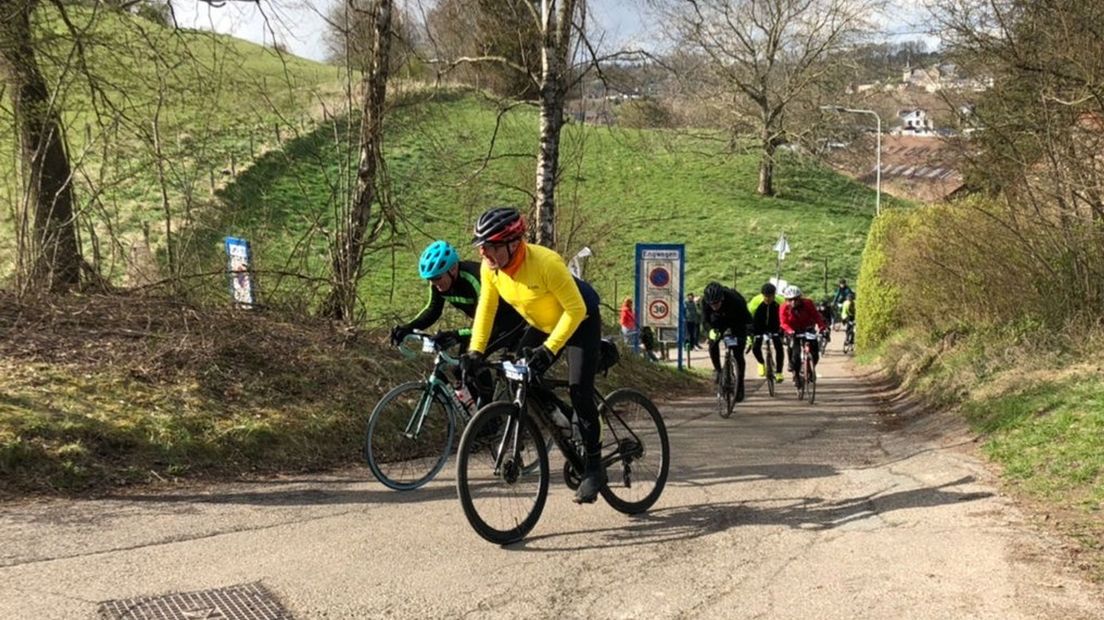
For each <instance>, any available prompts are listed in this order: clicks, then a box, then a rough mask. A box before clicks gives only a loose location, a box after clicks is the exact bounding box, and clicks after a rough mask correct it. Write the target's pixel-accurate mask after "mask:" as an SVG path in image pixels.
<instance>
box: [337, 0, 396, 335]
mask: <svg viewBox="0 0 1104 620" xmlns="http://www.w3.org/2000/svg"><path fill="white" fill-rule="evenodd" d="M393 8H394V7H393V3H392V0H375V2H374V3H373V5H372V25H373V30H374V34H373V36H374V37H375V40H374V42H373V45H372V55H371V58H370V63H369V67H368V68H367V70H366V71H365V72H364V77H363V80H362V82H361V90H362V91H363V99H362V101H361V115H362V116H361V122H360V159H359V164H358V165H357V183H356V193H355V194H354V196H353V199H352V204H351V206H350V208H349V210H348V212H347V213H346V217H345V221H344V222H342V223H341V228H340V229H339V233H338V236H337V240H336V246H337V247H335V248H334V261H333V272H334V273H333V277H334V285H333V290H332V291H331V292H330V297H329V299H328V300H327V302H326V303H325V304H324V306H323V312H324V313H325V314H326V315H328V316H330V317H332V318H335V319H349V318H352V316H353V313H354V311H355V309H356V303H357V283H358V282H359V281H360V276H361V268H362V264H363V261H364V250H365V248H366V247H367V246H368V244H370V243H371V242H372V241H373V240H374V238H375V236H376V235H377V234H378V231H376V230H375V227H374V226H372V223H373V221H374V220H375V221H378V220H379V215H378V214H376V215H375V216H373V212H372V207H373V204H374V203H375V201H376V198H377V191H376V189H377V177H378V176H379V169H380V163H381V153H382V148H381V142H382V140H383V113H384V100H385V98H386V96H387V78H388V69H389V58H390V54H391V37H390V36H388V35H389V34H390V32H391V15H392V11H393ZM350 10H356V9H355V8H354V7H350Z"/></svg>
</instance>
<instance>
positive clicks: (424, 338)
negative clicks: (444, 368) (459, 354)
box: [399, 332, 460, 366]
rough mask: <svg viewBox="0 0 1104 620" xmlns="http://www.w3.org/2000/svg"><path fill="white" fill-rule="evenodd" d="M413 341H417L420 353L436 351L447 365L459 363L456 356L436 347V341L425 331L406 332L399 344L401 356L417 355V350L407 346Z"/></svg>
mask: <svg viewBox="0 0 1104 620" xmlns="http://www.w3.org/2000/svg"><path fill="white" fill-rule="evenodd" d="M413 342H417V343H419V345H420V347H421V352H422V353H436V354H437V355H438V356H440V358H441V360H442V361H443V362H445V363H446V364H448V365H449V366H459V365H460V360H459V359H458V358H456V357H453V356H452V355H449V354H448V352H446V351H444V350H442V349H441V348H440V347H438V346H437V341H436V340H434V338H433V336H432V335H430V334H427V333H426V332H413V333H410V334H407V335H406V337H404V338H403V340H402V342H401V343H400V344H399V351H400V352H401V353H402V354H403V357H406V358H407V359H412V358H414V357H415V356H417V355H418V351H416V350H414V349H411V348H410V347H409V346H407V344H408V343H413Z"/></svg>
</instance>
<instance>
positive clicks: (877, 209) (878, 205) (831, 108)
mask: <svg viewBox="0 0 1104 620" xmlns="http://www.w3.org/2000/svg"><path fill="white" fill-rule="evenodd" d="M820 109H821V110H823V111H825V112H839V113H843V112H848V113H850V114H870V115H872V116H873V117H874V120H875V121H877V122H878V134H877V149H878V150H877V155H876V157H877V161H876V163H875V166H876V168H875V172H874V174H875V179H876V181H875V192H874V215H875V217H877V216H879V215H881V214H882V117H880V116H878V113H877V112H875V111H874V110H861V109H856V108H845V107H843V106H840V105H822V106H820Z"/></svg>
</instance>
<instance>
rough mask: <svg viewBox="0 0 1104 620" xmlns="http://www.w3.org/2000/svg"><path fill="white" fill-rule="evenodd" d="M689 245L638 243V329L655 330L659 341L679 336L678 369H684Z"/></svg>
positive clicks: (677, 338)
mask: <svg viewBox="0 0 1104 620" xmlns="http://www.w3.org/2000/svg"><path fill="white" fill-rule="evenodd" d="M685 265H686V246H684V245H682V244H645V243H638V244H636V300H635V301H636V316H637V329H641V330H642V329H644V327H651V328H652V330H653V331H655V332H656V338H657V339H658V340H669V338H666V339H665V338H663V334H664V333H666V334H672V335H675V339H676V347H675V348H676V349H677V350H678V367H679V369H680V370H681V369H682V344H683V341H684V340H685V338H686V335H685V334H684V333H683V330H684V327H683V320H682V298H683V287H682V282H683V276H684V271H685Z"/></svg>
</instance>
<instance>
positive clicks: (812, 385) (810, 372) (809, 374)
mask: <svg viewBox="0 0 1104 620" xmlns="http://www.w3.org/2000/svg"><path fill="white" fill-rule="evenodd" d="M805 374H806V378H805V395H806V396H808V397H809V404H810V405H812V404H813V403H814V402H816V368H814V367H813V360H811V359H807V360H805Z"/></svg>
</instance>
